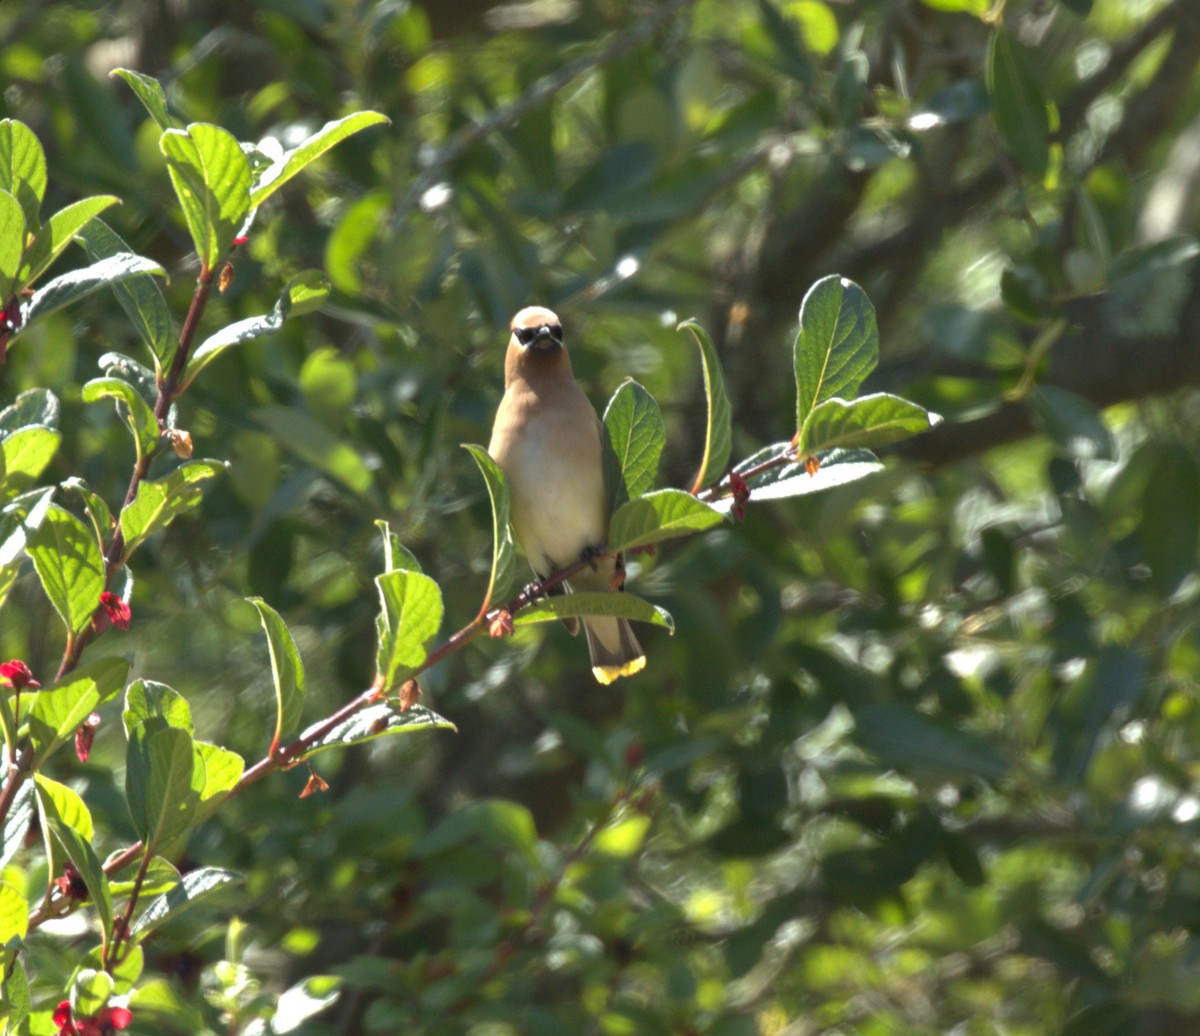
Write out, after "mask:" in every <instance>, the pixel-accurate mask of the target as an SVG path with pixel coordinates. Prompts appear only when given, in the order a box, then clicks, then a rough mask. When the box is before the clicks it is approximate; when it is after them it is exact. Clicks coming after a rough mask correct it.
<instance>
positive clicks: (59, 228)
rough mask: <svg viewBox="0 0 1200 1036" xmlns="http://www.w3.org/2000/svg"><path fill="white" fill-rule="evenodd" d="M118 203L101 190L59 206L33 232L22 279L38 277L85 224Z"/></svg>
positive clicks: (22, 280) (27, 281) (32, 279)
mask: <svg viewBox="0 0 1200 1036" xmlns="http://www.w3.org/2000/svg"><path fill="white" fill-rule="evenodd" d="M119 204H121V199H120V198H115V197H113V196H112V195H109V194H99V195H95V196H93V197H91V198H81V199H80V200H79V201H77V202H74V203H72V204H71V205H68V206H67V207H66V208H64V209H59V210H58V212H56V213H55V214H54V215H53V216H51V217H50V221H49V222H48V223H46V224H45V225H44V226H42V227H39V228H38V230H37V231H36V232H35V233H34V236H33V241H32V243H31V244H30V245H29V247H28V248H27V249H26V251H25V259H24V261H23V263H22V269H21V274H20V277H21V283H22V284H31V283H32V282H33V281H36V280H37V279H38V278H39V277H40V276H41V275H42V274H43V273H45V272H46V270H47V269H48V268H49V266H50V264H51V263H52V262H54V260H55V259H57V258H58V257H59V256H60V255H62V253H63V252H64V251H65V250H66V247H67V245H69V244H70V243H71V240H72V238H74V237H75V235H76V234H77V233H79V231H80V230H81V229H82V228H83V227H85V226H86V225H87V224H88V223H90V222H91V221H92V220H93V219H95V218H96V217H97V216H98V215H99V214H100V213H101V212H103V211H104V210H105V209H107V208H111V207H112V206H113V205H119Z"/></svg>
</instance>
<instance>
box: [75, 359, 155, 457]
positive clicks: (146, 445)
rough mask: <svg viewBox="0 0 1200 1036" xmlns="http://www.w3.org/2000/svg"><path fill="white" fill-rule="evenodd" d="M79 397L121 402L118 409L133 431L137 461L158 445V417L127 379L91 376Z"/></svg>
mask: <svg viewBox="0 0 1200 1036" xmlns="http://www.w3.org/2000/svg"><path fill="white" fill-rule="evenodd" d="M81 397H82V399H83V401H84V402H85V403H96V402H98V401H99V400H101V399H115V400H117V401H118V402H119V403H123V404H124V407H123V408H122V407H120V406H118V407H117V411H118V413H120V414H121V418H122V420H123V421H124V422H125V424H126V425H127V426H128V427H129V430H130V432H132V433H133V444H134V448H135V449H136V451H137V459H138V462H139V463H140V462H141V460H142V458H143V457H145V456H148V455H149V454H150V453H152V452H153V451H154V449H155V447H157V446H158V434H159V433H158V418H156V417H155V416H154V411H153V410H151V409H150V404H149V403H147V402H146V401H145V400H144V399H143V398H142V396H141V393H140V392H138V390H137V389H135V388H134V387H133V386H132V385H130V384H129V382H127V381H122V380H121V379H120V378H93V379H92V380H91V381H89V382H88V383H87V384H86V385H84V386H83V390H82V392H81Z"/></svg>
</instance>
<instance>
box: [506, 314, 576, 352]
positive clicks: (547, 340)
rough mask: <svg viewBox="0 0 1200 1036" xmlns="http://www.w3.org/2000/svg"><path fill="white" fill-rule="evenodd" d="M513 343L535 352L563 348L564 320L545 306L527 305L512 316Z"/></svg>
mask: <svg viewBox="0 0 1200 1036" xmlns="http://www.w3.org/2000/svg"><path fill="white" fill-rule="evenodd" d="M509 327H510V328H511V329H512V344H513V345H515V346H516V347H518V348H519V349H521V350H528V351H530V352H533V353H551V352H556V351H558V350H559V349H562V348H563V329H562V322H561V321H560V320H559V319H558V317H557V316H555V314H554V313H553V312H551V311H550V310H548V309H546V307H545V306H526V307H525V308H524V309H523V310H521V312H519V313H518V314H517V315H516V316H515V317H513V318H512V323H511V324H510V325H509Z"/></svg>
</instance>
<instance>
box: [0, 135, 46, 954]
mask: <svg viewBox="0 0 1200 1036" xmlns="http://www.w3.org/2000/svg"><path fill="white" fill-rule="evenodd" d="M0 191H3V192H5V193H6V194H10V195H12V196H13V197H14V198H15V199H16V200H17V202H18V203H19V204H20V207H21V211H22V213H23V214H24V217H25V219H24V223H25V226H30V227H33V226H37V222H38V218H39V216H38V214H39V212H40V211H41V208H42V199H43V198H44V197H45V196H46V153H45V151H43V150H42V144H41V141H39V140H38V138H37V134H35V133H34V132H33V130H31V129H30V128H29V127H28V126H26V125H25V123H23V122H18V121H17V120H16V119H0ZM3 239H4V233H3V230H2V229H0V241H2V240H3ZM2 941H3V940H0V942H2Z"/></svg>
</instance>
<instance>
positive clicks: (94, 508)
mask: <svg viewBox="0 0 1200 1036" xmlns="http://www.w3.org/2000/svg"><path fill="white" fill-rule="evenodd" d="M62 487H63V489H73V490H74V491H75V492H76V493H78V494H79V495H80V496H81V497H83V509H84V511H86V512H87V516H88V518H89V519H90V520H91V523H92V532H93V533H95V536H96V549H97V550H99V551H100V552H101V554H103V552H104V544H105V540H106V539H107V538H108V534H109V532H110V531H111V530H112V524H113V521H112V512H111V511H110V510H109V509H108V504H106V503H105V502H104V501H103V500H102V499H101V498H100V497H99V496H98V495H97V494H95V493H93V492H92V491H91V489H89V488H88V484H87V483H86V482H84V481H83V479H81V478H76V477H75V476H74V475H72V476H71V477H70V478H68V479H66V480H65V481H64V482H63V483H62Z"/></svg>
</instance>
